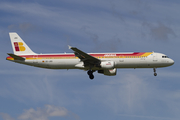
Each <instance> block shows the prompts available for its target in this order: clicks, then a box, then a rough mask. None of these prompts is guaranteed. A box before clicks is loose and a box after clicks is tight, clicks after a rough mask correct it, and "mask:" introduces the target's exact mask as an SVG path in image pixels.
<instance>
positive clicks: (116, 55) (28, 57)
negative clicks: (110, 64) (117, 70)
mask: <svg viewBox="0 0 180 120" xmlns="http://www.w3.org/2000/svg"><path fill="white" fill-rule="evenodd" d="M152 53H153V52H134V53H103V54H101V53H99V54H90V55H91V56H93V57H96V58H141V57H147V56H149V55H151V54H152ZM19 56H20V57H24V58H26V60H35V59H36V60H37V59H79V58H78V57H76V56H75V55H74V54H49V55H45V54H44V55H43V54H42V55H41V54H40V55H19ZM6 59H7V60H14V58H12V57H10V56H9V57H7V58H6Z"/></svg>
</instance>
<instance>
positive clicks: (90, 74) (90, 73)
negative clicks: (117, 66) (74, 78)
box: [87, 70, 94, 80]
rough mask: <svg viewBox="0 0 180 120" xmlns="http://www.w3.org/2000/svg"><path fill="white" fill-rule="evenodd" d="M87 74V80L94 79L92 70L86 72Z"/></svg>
mask: <svg viewBox="0 0 180 120" xmlns="http://www.w3.org/2000/svg"><path fill="white" fill-rule="evenodd" d="M87 74H88V75H89V78H90V79H91V80H92V79H94V75H93V71H92V70H89V71H88V72H87Z"/></svg>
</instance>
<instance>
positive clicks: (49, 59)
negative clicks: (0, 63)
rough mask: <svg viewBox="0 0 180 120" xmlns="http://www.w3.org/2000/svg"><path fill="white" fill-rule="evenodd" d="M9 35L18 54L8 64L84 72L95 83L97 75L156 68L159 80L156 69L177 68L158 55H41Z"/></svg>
mask: <svg viewBox="0 0 180 120" xmlns="http://www.w3.org/2000/svg"><path fill="white" fill-rule="evenodd" d="M9 35H10V39H11V44H12V48H13V51H14V53H7V54H8V55H9V56H8V57H7V58H6V59H7V60H9V61H13V62H16V63H20V64H25V65H30V66H35V67H40V68H48V69H82V70H85V71H87V74H88V75H89V78H90V79H94V75H93V73H94V72H95V71H97V72H98V73H101V74H104V75H108V76H114V75H116V73H117V68H153V71H154V76H157V73H156V68H160V67H168V66H171V65H173V64H174V61H173V60H172V59H170V58H169V57H168V56H166V55H165V54H162V53H156V52H131V53H129V52H128V53H85V52H83V51H82V50H79V49H78V48H76V47H71V46H69V49H71V50H72V51H74V53H60V54H37V53H34V52H33V51H32V50H31V49H30V48H29V47H28V46H27V45H26V43H25V42H24V41H23V40H22V39H21V38H20V37H19V35H18V34H17V33H9Z"/></svg>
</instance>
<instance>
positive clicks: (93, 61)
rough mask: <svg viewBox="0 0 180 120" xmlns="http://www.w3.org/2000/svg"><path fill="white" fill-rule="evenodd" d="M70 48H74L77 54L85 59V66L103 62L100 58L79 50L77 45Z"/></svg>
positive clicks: (81, 58)
mask: <svg viewBox="0 0 180 120" xmlns="http://www.w3.org/2000/svg"><path fill="white" fill-rule="evenodd" d="M69 49H72V50H73V51H74V54H75V56H76V57H78V58H79V59H80V60H81V61H83V62H84V65H85V66H98V65H99V64H100V63H101V60H100V59H97V58H95V57H93V56H91V55H89V54H87V53H85V52H83V51H81V50H79V49H78V48H76V47H71V46H69Z"/></svg>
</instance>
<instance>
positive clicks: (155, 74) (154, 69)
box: [153, 68, 157, 76]
mask: <svg viewBox="0 0 180 120" xmlns="http://www.w3.org/2000/svg"><path fill="white" fill-rule="evenodd" d="M153 71H154V76H157V73H156V68H153Z"/></svg>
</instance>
